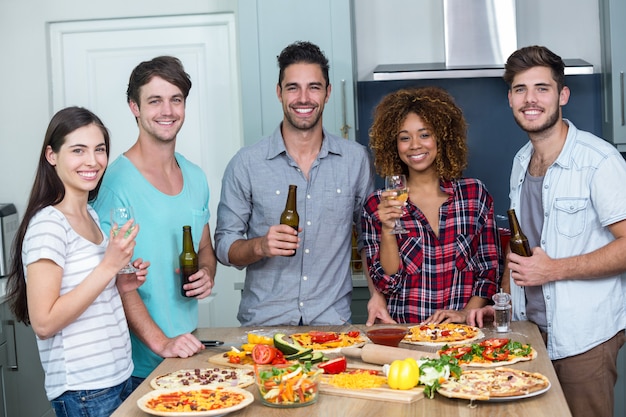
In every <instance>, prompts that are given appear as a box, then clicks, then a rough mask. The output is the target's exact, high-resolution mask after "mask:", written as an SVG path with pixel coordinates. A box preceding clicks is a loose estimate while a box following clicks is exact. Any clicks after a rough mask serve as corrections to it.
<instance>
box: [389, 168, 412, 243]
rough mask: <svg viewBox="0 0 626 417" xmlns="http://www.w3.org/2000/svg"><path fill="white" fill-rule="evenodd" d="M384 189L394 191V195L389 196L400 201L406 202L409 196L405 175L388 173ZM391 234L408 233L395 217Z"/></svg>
mask: <svg viewBox="0 0 626 417" xmlns="http://www.w3.org/2000/svg"><path fill="white" fill-rule="evenodd" d="M385 190H387V191H395V192H396V195H395V196H394V197H389V198H390V199H391V200H400V201H402V202H406V200H407V199H408V198H409V190H408V188H407V184H406V176H405V175H402V174H400V175H388V176H387V177H385ZM391 233H393V234H396V235H398V234H402V233H408V231H407V230H406V229H405V228H404V227H402V223H400V219H396V224H395V226H394V227H393V230H391Z"/></svg>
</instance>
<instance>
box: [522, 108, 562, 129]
mask: <svg viewBox="0 0 626 417" xmlns="http://www.w3.org/2000/svg"><path fill="white" fill-rule="evenodd" d="M559 117H560V112H559V109H557V110H555V111H554V112H553V113H552V114H551V115H550V117H548V120H546V122H545V123H544V124H542V125H540V126H537V127H528V126H527V125H526V123H528V122H526V120H524V119H523V116H519V117H518V114H517V113H516V114H515V117H514V119H515V123H517V125H518V126H519V127H521V128H522V130H523V131H525V132H526V133H543V132H545V131H547V130H550V129H552V128H553V127H554V126H555V125H556V124H557V123H558V122H559Z"/></svg>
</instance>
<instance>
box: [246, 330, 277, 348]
mask: <svg viewBox="0 0 626 417" xmlns="http://www.w3.org/2000/svg"><path fill="white" fill-rule="evenodd" d="M248 343H250V344H253V345H258V344H262V345H269V346H274V339H273V338H271V337H268V336H263V335H260V334H256V333H248Z"/></svg>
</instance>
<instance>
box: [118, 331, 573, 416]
mask: <svg viewBox="0 0 626 417" xmlns="http://www.w3.org/2000/svg"><path fill="white" fill-rule="evenodd" d="M352 327H355V328H357V329H359V330H365V326H362V325H354V326H352ZM278 329H280V330H278ZM311 329H316V330H322V331H332V330H335V331H338V329H339V326H320V327H315V328H313V327H293V328H291V327H288V326H281V327H279V328H272V327H266V328H262V329H259V328H250V327H216V328H204V329H198V330H196V331H195V332H194V334H195V335H196V336H197V337H198V338H200V339H202V340H222V341H224V342H225V343H224V345H223V346H221V347H215V348H207V349H205V350H204V351H202V352H201V353H199V354H197V355H195V356H193V357H191V358H186V359H181V358H168V359H165V360H164V361H163V362H161V364H160V365H159V366H158V367H157V368H156V369H155V370H154V372H153V373H152V374H151V375H150V376H149V377H148V378H146V381H144V383H143V384H141V385H140V386H139V388H137V389H136V390H135V391H134V392H133V393H132V394H131V396H130V397H129V398H128V399H126V401H125V402H124V403H123V404H122V405H121V406H120V408H118V409H117V410H116V411H115V413H113V414H112V417H122V416H123V417H145V416H148V414H146V413H144V412H143V411H141V410H140V409H139V408H138V407H137V400H138V399H139V398H141V397H142V396H143V395H144V394H146V393H147V392H149V391H150V389H151V388H150V379H151V378H153V377H154V376H156V375H160V374H163V373H167V372H172V371H176V370H178V369H189V368H207V367H211V366H213V365H212V364H210V363H209V362H208V358H209V357H210V356H213V355H215V354H216V353H220V352H226V351H227V350H229V349H230V346H236V347H239V346H241V344H242V343H244V342H245V340H246V336H247V334H248V332H251V331H256V332H260V333H261V334H268V335H269V334H272V333H274V332H278V331H280V332H283V331H284V332H285V333H286V334H290V333H296V332H302V331H308V330H311ZM341 330H342V331H345V326H341ZM483 332H484V333H485V336H486V337H509V338H513V339H514V340H518V341H520V342H524V343H530V344H531V345H532V346H533V347H534V348H535V349H536V350H537V353H538V355H537V358H536V359H534V360H532V361H529V362H521V363H517V364H514V365H511V367H512V368H517V369H523V370H526V371H531V372H540V373H542V374H543V375H545V376H546V377H547V378H548V379H549V380H550V383H551V388H550V389H549V390H548V391H547V392H546V393H544V394H541V395H538V396H536V397H532V398H525V399H521V400H515V401H505V402H487V401H473V402H471V403H470V401H469V400H460V399H450V398H446V397H443V396H441V395H439V394H435V397H434V398H433V399H428V398H424V399H420V400H418V401H415V402H413V403H409V404H406V403H396V402H386V401H372V400H365V399H359V398H350V397H344V396H341V397H340V396H334V395H329V394H325V393H322V394H321V395H320V397H319V399H318V401H317V403H316V404H313V405H310V406H307V407H302V408H291V409H288V410H282V409H275V408H271V407H267V406H264V405H263V404H261V401H260V399H259V394H258V392H257V388H256V386H254V385H252V386H250V387H248V388H247V389H248V390H249V391H250V392H251V393H253V395H254V399H255V401H254V402H253V403H252V404H250V405H249V406H248V407H246V408H244V409H242V410H239V411H235V412H233V413H232V414H229V416H233V417H244V416H245V417H248V416H250V417H277V416H283V415H287V414H288V415H289V416H290V417H300V416H302V417H304V416H307V417H308V416H317V415H319V416H327V415H329V416H330V415H337V416H345V417H352V416H354V417H357V416H358V417H367V416H372V417H379V416H383V415H390V416H399V415H411V416H426V415H432V416H438V417H456V416H465V417H484V416H550V417H553V416H559V417H568V416H571V413H570V411H569V408H568V407H567V403H566V402H565V397H564V396H563V391H562V389H561V385H560V384H559V381H558V379H557V377H556V374H555V372H554V368H553V367H552V363H551V362H550V359H549V358H548V354H547V351H546V348H545V345H544V343H543V340H542V339H541V335H540V334H539V330H538V329H537V326H535V325H534V324H532V323H530V322H526V321H520V322H513V323H512V324H511V332H508V333H495V331H493V330H492V329H489V328H485V329H483ZM400 347H402V348H409V349H410V348H411V346H410V345H407V344H405V343H403V344H401V345H400ZM349 361H351V363H352V362H354V360H353V359H349Z"/></svg>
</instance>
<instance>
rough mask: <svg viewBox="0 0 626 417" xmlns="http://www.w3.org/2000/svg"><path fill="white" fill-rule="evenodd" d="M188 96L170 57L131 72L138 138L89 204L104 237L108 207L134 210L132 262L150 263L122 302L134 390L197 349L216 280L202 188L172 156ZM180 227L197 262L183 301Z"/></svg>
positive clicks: (198, 176) (187, 83)
mask: <svg viewBox="0 0 626 417" xmlns="http://www.w3.org/2000/svg"><path fill="white" fill-rule="evenodd" d="M190 88H191V80H190V79H189V76H188V75H187V74H186V73H185V70H184V68H183V66H182V64H181V62H180V61H179V60H178V59H177V58H174V57H168V56H162V57H157V58H154V59H152V60H150V61H146V62H142V63H140V64H139V65H138V66H137V67H136V68H135V69H134V70H133V72H132V74H131V76H130V80H129V83H128V90H127V101H128V105H129V107H130V110H131V111H132V113H133V115H134V116H135V119H136V121H137V126H138V128H139V138H138V139H137V142H135V144H134V145H133V146H132V147H131V148H130V149H129V150H128V151H126V152H125V153H124V154H123V155H120V156H119V157H118V158H117V159H116V160H115V161H114V162H113V163H111V164H110V165H109V167H108V169H107V172H106V174H105V176H104V180H103V182H102V186H101V188H100V192H99V194H98V198H97V200H96V201H95V202H94V203H93V206H94V208H95V209H96V211H97V212H98V215H99V217H100V221H101V223H102V228H103V229H104V230H105V231H107V232H108V230H109V229H110V227H111V224H110V220H109V211H110V209H111V208H112V207H115V206H131V207H133V209H134V215H135V217H136V219H135V220H136V222H137V223H138V224H140V225H141V231H140V233H139V234H138V235H137V238H136V244H137V245H136V247H135V258H143V259H145V260H148V261H150V263H151V265H150V268H149V274H148V278H147V280H146V283H145V284H144V285H143V286H141V287H140V288H139V289H138V290H136V291H132V292H130V293H126V295H124V296H123V297H122V301H123V304H124V311H125V313H126V318H127V320H128V324H129V327H130V329H131V341H132V347H133V362H134V365H135V371H134V372H133V382H134V384H135V387H136V386H137V385H139V383H141V381H142V380H143V379H145V378H146V377H147V376H148V374H150V372H152V370H154V368H156V366H157V365H158V364H159V363H160V362H161V360H162V359H163V358H165V357H181V358H186V357H189V356H191V355H193V354H195V353H197V352H198V351H200V350H202V349H204V346H203V345H202V343H200V341H199V340H198V339H197V338H196V337H195V336H193V335H192V334H191V333H190V332H192V331H193V330H194V329H195V328H196V326H197V324H198V301H197V300H198V299H201V298H205V297H207V296H208V295H210V294H211V290H212V288H213V283H214V277H215V269H216V258H215V253H214V251H213V246H212V244H211V238H210V236H211V234H210V230H209V225H208V220H209V187H208V183H207V180H206V176H205V174H204V172H203V171H202V169H201V168H200V167H198V166H196V165H194V164H193V163H191V162H190V161H188V160H187V159H185V158H184V157H183V156H182V155H180V154H178V153H176V152H175V148H176V135H177V133H178V131H179V130H180V128H181V127H182V125H183V122H184V120H185V103H186V99H187V96H188V94H189V90H190ZM184 225H190V226H191V230H192V234H193V238H194V247H195V248H196V251H197V252H198V259H199V270H198V272H197V273H196V274H194V275H192V276H191V277H190V281H191V282H190V283H189V284H186V285H185V290H186V297H184V296H182V295H181V291H180V278H179V277H178V273H177V272H178V271H177V268H178V255H179V253H180V252H181V249H182V227H183V226H184Z"/></svg>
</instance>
